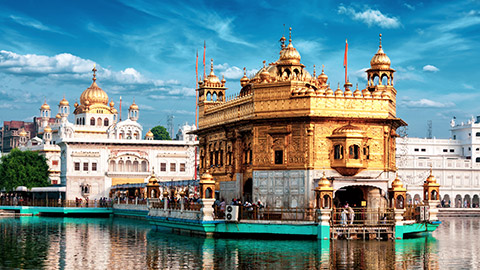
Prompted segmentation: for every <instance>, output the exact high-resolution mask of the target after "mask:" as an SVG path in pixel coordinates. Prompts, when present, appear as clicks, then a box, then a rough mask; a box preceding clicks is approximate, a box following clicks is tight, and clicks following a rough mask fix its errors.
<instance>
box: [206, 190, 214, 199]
mask: <svg viewBox="0 0 480 270" xmlns="http://www.w3.org/2000/svg"><path fill="white" fill-rule="evenodd" d="M212 197H213V195H212V189H211V188H207V189H205V198H206V199H211V198H212Z"/></svg>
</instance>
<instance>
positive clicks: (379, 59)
mask: <svg viewBox="0 0 480 270" xmlns="http://www.w3.org/2000/svg"><path fill="white" fill-rule="evenodd" d="M390 64H391V62H390V58H388V56H387V54H386V53H385V52H384V51H383V49H382V34H380V44H379V46H378V51H377V53H376V54H375V55H374V56H373V57H372V60H370V66H371V68H372V69H390Z"/></svg>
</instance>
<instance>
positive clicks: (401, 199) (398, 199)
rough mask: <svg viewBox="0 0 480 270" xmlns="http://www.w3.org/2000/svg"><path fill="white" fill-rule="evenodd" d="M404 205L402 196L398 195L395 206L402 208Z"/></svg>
mask: <svg viewBox="0 0 480 270" xmlns="http://www.w3.org/2000/svg"><path fill="white" fill-rule="evenodd" d="M404 205H405V202H404V198H403V196H401V195H398V196H397V201H396V206H395V208H397V209H403V207H404Z"/></svg>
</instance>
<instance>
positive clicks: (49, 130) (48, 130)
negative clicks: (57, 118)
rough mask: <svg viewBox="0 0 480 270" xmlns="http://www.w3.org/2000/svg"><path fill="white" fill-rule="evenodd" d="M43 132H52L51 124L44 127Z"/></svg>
mask: <svg viewBox="0 0 480 270" xmlns="http://www.w3.org/2000/svg"><path fill="white" fill-rule="evenodd" d="M43 132H44V133H51V132H52V128H51V127H50V126H46V127H45V129H43Z"/></svg>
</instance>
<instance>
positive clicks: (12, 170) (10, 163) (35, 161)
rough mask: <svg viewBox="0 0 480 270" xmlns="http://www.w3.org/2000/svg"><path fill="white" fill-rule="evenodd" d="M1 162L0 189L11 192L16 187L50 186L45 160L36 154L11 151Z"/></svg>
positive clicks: (16, 150)
mask: <svg viewBox="0 0 480 270" xmlns="http://www.w3.org/2000/svg"><path fill="white" fill-rule="evenodd" d="M1 161H2V163H0V189H2V188H4V189H5V190H7V191H12V190H15V188H17V187H18V186H26V187H27V188H32V187H46V186H49V185H50V182H49V181H48V164H47V159H46V158H45V157H44V156H42V155H39V154H38V153H37V152H32V151H20V150H18V149H13V150H12V151H11V152H10V153H9V154H8V155H5V156H3V157H2V158H1Z"/></svg>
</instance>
